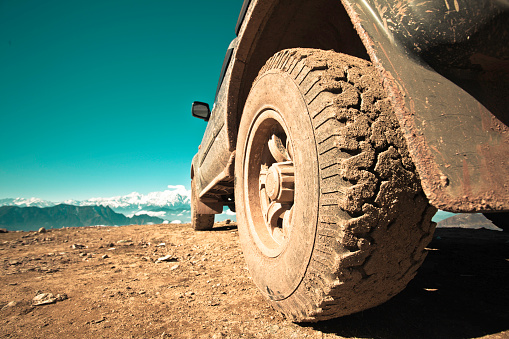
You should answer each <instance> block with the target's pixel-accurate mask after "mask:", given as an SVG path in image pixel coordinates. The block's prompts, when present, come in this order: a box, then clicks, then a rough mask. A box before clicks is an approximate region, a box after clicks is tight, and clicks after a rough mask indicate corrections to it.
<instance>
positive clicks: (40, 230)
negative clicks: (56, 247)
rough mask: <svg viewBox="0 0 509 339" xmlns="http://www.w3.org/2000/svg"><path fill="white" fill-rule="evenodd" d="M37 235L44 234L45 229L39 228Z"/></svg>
mask: <svg viewBox="0 0 509 339" xmlns="http://www.w3.org/2000/svg"><path fill="white" fill-rule="evenodd" d="M38 232H39V233H46V229H45V228H44V227H41V228H39V231H38Z"/></svg>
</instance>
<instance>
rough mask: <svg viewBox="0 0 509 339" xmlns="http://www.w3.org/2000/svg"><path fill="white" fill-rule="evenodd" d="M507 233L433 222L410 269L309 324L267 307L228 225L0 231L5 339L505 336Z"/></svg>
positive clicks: (0, 333)
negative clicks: (366, 304) (413, 272)
mask: <svg viewBox="0 0 509 339" xmlns="http://www.w3.org/2000/svg"><path fill="white" fill-rule="evenodd" d="M508 233H509V232H505V233H504V232H497V231H490V230H470V229H458V228H448V229H437V232H436V234H435V237H434V239H433V242H432V243H431V244H430V245H429V255H428V258H427V259H426V261H425V263H424V265H423V267H422V268H421V270H420V272H419V274H418V275H417V277H416V278H415V279H414V280H413V281H412V282H411V283H410V284H409V286H408V287H407V289H405V290H404V291H403V292H402V293H401V294H399V295H398V296H396V297H394V298H393V299H391V300H390V301H389V302H387V303H385V304H384V305H381V306H379V307H377V308H374V309H371V310H368V311H365V312H361V313H358V314H355V315H352V316H348V317H343V318H340V319H335V320H330V321H326V322H321V323H316V324H294V323H291V322H289V321H287V320H285V318H284V317H283V316H282V315H281V314H279V313H277V312H276V311H274V310H273V309H272V308H271V307H270V305H269V304H268V303H267V302H266V301H265V300H264V299H263V298H262V297H261V295H260V294H259V293H258V292H257V289H256V287H255V286H254V285H253V283H252V282H251V280H250V278H249V273H248V271H247V269H246V267H245V264H244V259H243V257H242V253H241V251H240V249H239V245H238V234H237V227H236V225H235V224H234V223H232V224H226V223H220V224H216V226H215V228H214V229H213V230H212V231H209V232H199V233H197V232H194V231H193V230H192V229H191V227H190V225H189V224H183V225H175V224H171V225H168V224H166V225H145V226H124V227H82V228H66V229H59V230H51V231H47V232H45V233H38V232H9V233H2V234H0V265H2V266H1V269H0V338H70V337H76V338H90V337H94V338H239V337H245V338H353V337H355V338H473V337H484V338H506V337H509V308H508V307H507V305H508V302H509V291H508V289H507V282H508V281H509V279H508V278H509V269H508V265H509V262H508V258H509V235H508Z"/></svg>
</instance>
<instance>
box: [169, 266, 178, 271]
mask: <svg viewBox="0 0 509 339" xmlns="http://www.w3.org/2000/svg"><path fill="white" fill-rule="evenodd" d="M177 268H179V264H176V265H173V266H172V267H171V268H170V271H175V270H176V269H177Z"/></svg>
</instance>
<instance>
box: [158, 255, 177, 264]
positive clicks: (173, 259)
mask: <svg viewBox="0 0 509 339" xmlns="http://www.w3.org/2000/svg"><path fill="white" fill-rule="evenodd" d="M163 261H165V262H176V261H178V259H177V258H175V257H173V256H171V255H165V256H164V257H160V258H158V259H157V260H156V263H160V262H163Z"/></svg>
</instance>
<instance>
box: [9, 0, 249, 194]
mask: <svg viewBox="0 0 509 339" xmlns="http://www.w3.org/2000/svg"><path fill="white" fill-rule="evenodd" d="M241 7H242V1H241V0H235V1H234V0H221V1H173V0H164V1H163V0H143V1H141V0H140V1H132V0H110V1H108V0H87V1H79V0H77V1H68V0H60V1H57V0H53V1H45V0H0V128H1V131H0V198H16V197H24V198H28V197H38V198H43V199H48V200H53V201H61V200H64V199H71V198H72V199H86V198H91V197H98V196H103V197H105V196H114V195H124V194H128V193H130V192H132V191H137V192H140V193H148V192H152V191H162V190H164V189H165V188H166V187H167V185H176V184H182V185H185V186H186V187H187V188H189V187H190V179H189V171H190V163H191V159H192V157H193V155H194V154H195V153H196V151H197V148H198V145H199V143H200V141H201V137H202V134H203V131H204V130H205V127H206V123H205V122H203V121H202V120H198V119H196V118H192V117H191V112H190V108H191V102H192V101H194V100H199V101H206V102H209V103H210V104H212V101H213V98H214V94H215V90H216V85H217V80H218V77H219V72H220V69H221V64H222V62H223V58H224V54H225V52H226V49H227V47H228V44H229V42H230V41H231V40H232V39H233V38H234V37H235V32H234V31H235V23H236V21H237V17H238V14H239V11H240V8H241Z"/></svg>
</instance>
